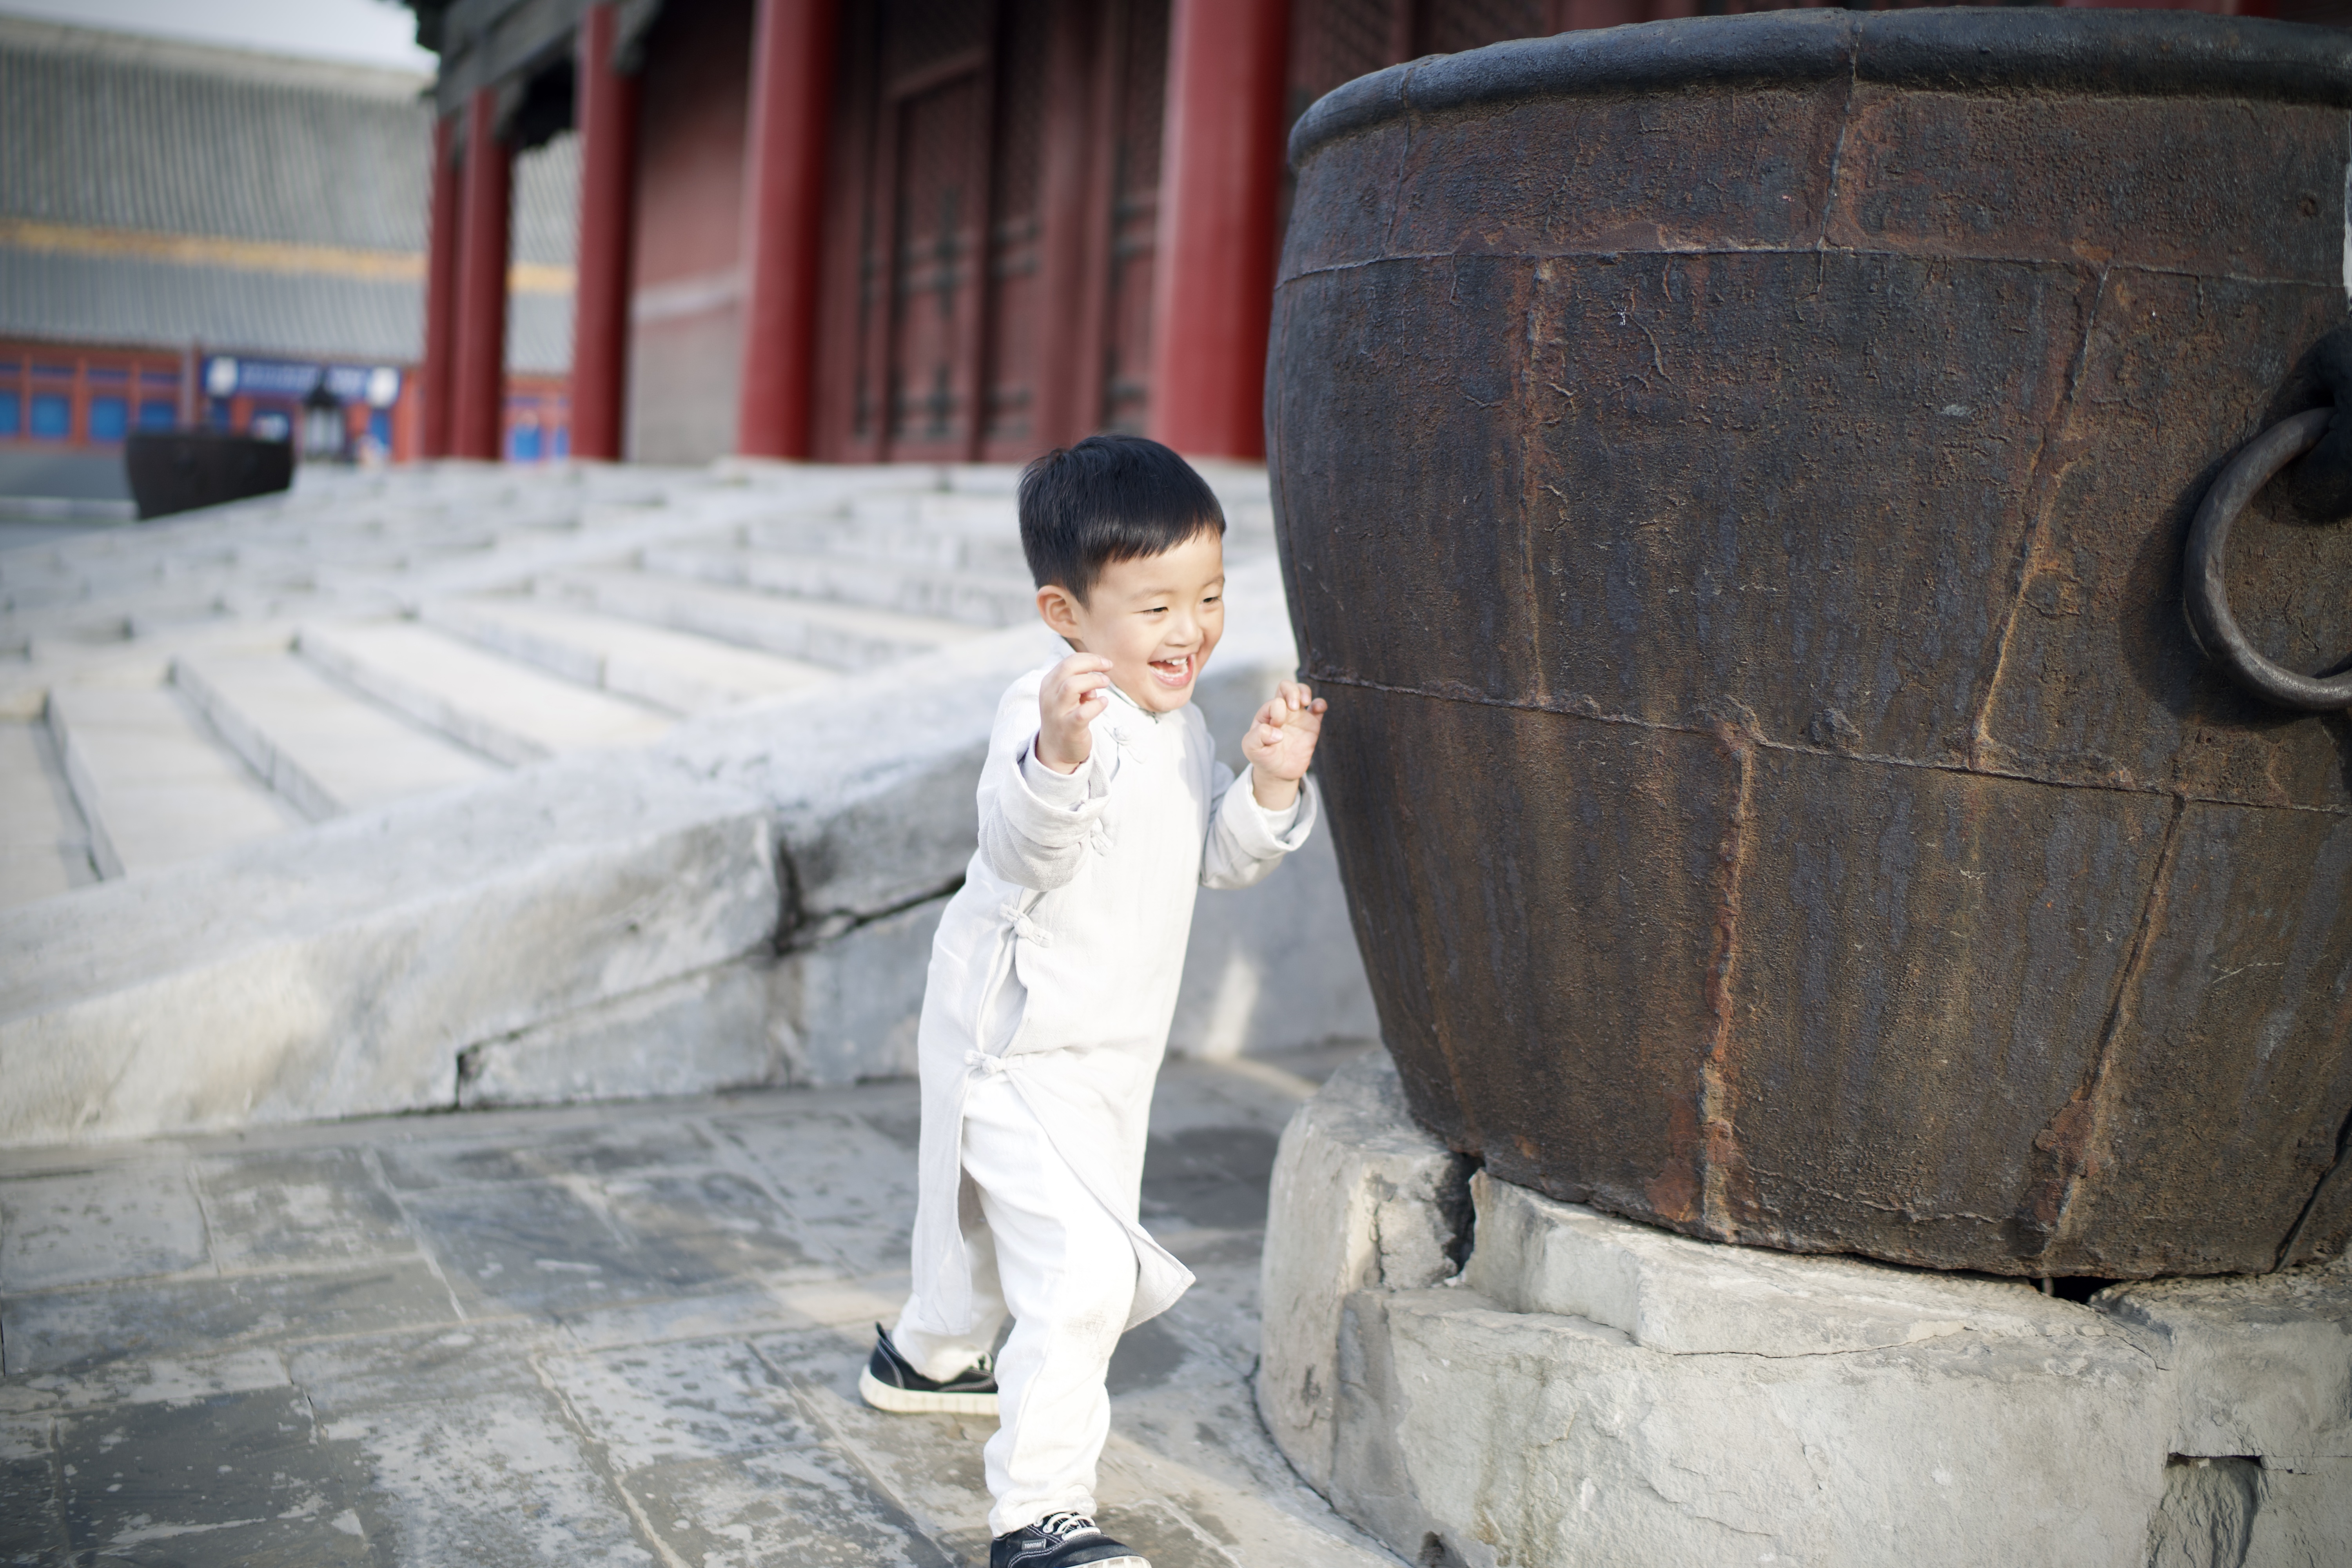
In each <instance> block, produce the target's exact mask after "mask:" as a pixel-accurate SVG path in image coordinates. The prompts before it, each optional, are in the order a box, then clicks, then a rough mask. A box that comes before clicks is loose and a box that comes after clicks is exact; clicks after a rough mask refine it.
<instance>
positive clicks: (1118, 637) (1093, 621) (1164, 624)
mask: <svg viewBox="0 0 2352 1568" xmlns="http://www.w3.org/2000/svg"><path fill="white" fill-rule="evenodd" d="M1037 613H1038V614H1039V615H1040V616H1044V617H1045V624H1046V625H1047V626H1051V627H1053V629H1054V630H1055V632H1056V633H1058V634H1060V636H1062V637H1064V638H1066V639H1067V640H1068V641H1069V643H1070V644H1071V645H1072V646H1073V647H1076V648H1077V649H1078V651H1079V652H1081V653H1091V654H1098V655H1100V656H1101V657H1103V658H1107V659H1108V660H1110V679H1111V684H1112V685H1114V686H1116V687H1118V689H1120V690H1121V691H1124V692H1126V693H1127V694H1128V696H1129V697H1131V698H1133V699H1134V700H1135V705H1136V706H1137V707H1139V708H1141V709H1142V710H1145V711H1146V712H1148V713H1168V712H1172V711H1173V710H1176V709H1179V708H1181V707H1183V706H1184V704H1186V703H1187V702H1190V701H1191V700H1192V687H1193V684H1194V683H1195V682H1196V681H1198V680H1199V679H1201V667H1202V666H1203V665H1205V664H1207V663H1208V662H1209V655H1210V654H1211V653H1212V652H1213V651H1214V650H1215V648H1216V646H1217V639H1218V638H1219V637H1223V636H1224V635H1225V544H1224V541H1223V538H1221V537H1220V536H1219V535H1218V533H1217V531H1216V530H1215V529H1213V528H1208V529H1203V530H1202V531H1200V532H1198V533H1196V534H1194V535H1193V536H1192V538H1190V539H1188V540H1186V541H1185V542H1183V543H1181V544H1179V545H1177V546H1176V547H1175V548H1174V549H1172V550H1165V551H1162V552H1160V553H1159V554H1157V555H1146V556H1142V557H1139V558H1138V559H1136V560H1133V561H1114V562H1112V563H1110V564H1109V565H1108V566H1106V567H1104V568H1103V572H1102V575H1101V576H1100V577H1097V579H1095V586H1094V591H1093V592H1092V593H1090V594H1088V595H1087V600H1086V603H1084V604H1080V603H1079V602H1078V599H1077V595H1074V594H1072V593H1071V592H1070V591H1069V590H1068V589H1066V588H1063V587H1060V586H1058V585H1057V584H1051V583H1049V584H1046V585H1045V587H1043V588H1040V589H1038V590H1037Z"/></svg>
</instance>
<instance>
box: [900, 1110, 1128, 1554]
mask: <svg viewBox="0 0 2352 1568" xmlns="http://www.w3.org/2000/svg"><path fill="white" fill-rule="evenodd" d="M963 1169H964V1173H965V1174H966V1175H968V1176H970V1177H971V1181H972V1184H973V1185H974V1186H975V1187H977V1188H978V1189H979V1193H980V1213H979V1214H978V1215H966V1216H965V1220H964V1243H965V1248H966V1252H967V1255H968V1256H969V1257H970V1258H971V1272H972V1281H971V1293H972V1300H973V1302H974V1304H975V1305H976V1306H977V1307H978V1309H979V1321H977V1322H976V1323H975V1324H974V1325H973V1327H972V1331H971V1333H970V1334H968V1335H964V1336H961V1337H953V1338H951V1337H949V1336H945V1335H940V1334H931V1333H925V1332H923V1331H920V1330H917V1329H912V1328H900V1329H898V1330H895V1331H892V1333H891V1336H890V1339H891V1342H892V1343H894V1344H896V1345H897V1346H898V1352H899V1353H900V1354H901V1355H903V1356H905V1357H906V1358H907V1360H908V1362H909V1363H912V1364H913V1366H914V1368H915V1370H916V1371H917V1372H919V1373H922V1374H923V1375H924V1376H925V1377H929V1378H937V1379H942V1380H944V1379H947V1378H950V1377H953V1376H954V1375H955V1374H956V1373H960V1372H961V1371H963V1369H964V1368H966V1367H968V1366H970V1365H971V1363H973V1362H975V1361H977V1360H979V1359H980V1358H981V1357H982V1356H983V1355H986V1354H987V1353H988V1351H989V1347H990V1346H991V1345H992V1344H994V1343H995V1342H996V1331H997V1330H998V1329H999V1328H1000V1327H1002V1326H1003V1321H1004V1318H1005V1314H1006V1313H1007V1311H1008V1310H1009V1311H1010V1312H1011V1314H1012V1317H1013V1333H1012V1337H1011V1338H1009V1339H1007V1340H1006V1341H1005V1342H1004V1351H1003V1354H1001V1355H999V1356H998V1357H997V1358H996V1386H997V1391H998V1394H997V1408H998V1411H999V1415H998V1422H999V1425H998V1426H997V1429H996V1436H993V1437H991V1438H990V1439H989V1440H988V1447H987V1449H986V1451H985V1453H984V1455H983V1458H984V1459H985V1461H986V1465H987V1471H988V1492H989V1496H990V1497H991V1499H992V1500H993V1502H994V1506H993V1507H992V1508H991V1509H990V1510H989V1511H988V1532H989V1533H990V1534H991V1535H1006V1534H1010V1533H1011V1532H1012V1531H1016V1530H1019V1529H1020V1528H1021V1527H1022V1526H1023V1525H1025V1524H1034V1523H1036V1522H1037V1521H1039V1520H1041V1519H1044V1518H1045V1516H1046V1515H1047V1514H1049V1513H1056V1512H1059V1511H1061V1510H1064V1509H1067V1510H1072V1511H1073V1512H1076V1513H1084V1514H1091V1513H1093V1512H1094V1511H1095V1467H1096V1464H1097V1461H1098V1460H1100V1458H1102V1448H1103V1441H1104V1439H1105V1438H1107V1437H1108V1436H1109V1435H1110V1392H1109V1390H1108V1388H1107V1387H1106V1386H1105V1384H1104V1376H1105V1374H1106V1373H1108V1371H1109V1368H1110V1355H1111V1352H1112V1351H1113V1350H1115V1349H1117V1348H1118V1336H1119V1332H1120V1331H1121V1330H1122V1329H1124V1328H1125V1327H1126V1326H1127V1317H1128V1312H1129V1309H1130V1308H1131V1307H1132V1306H1133V1304H1134V1300H1135V1247H1134V1244H1133V1243H1132V1242H1130V1241H1129V1239H1128V1237H1127V1232H1126V1230H1125V1229H1124V1228H1123V1227H1122V1226H1120V1224H1119V1222H1118V1220H1116V1219H1114V1218H1113V1217H1112V1216H1111V1215H1110V1214H1109V1213H1108V1211H1107V1210H1106V1209H1105V1208H1104V1207H1103V1205H1102V1204H1101V1203H1100V1202H1099V1201H1098V1200H1097V1198H1096V1197H1095V1195H1094V1194H1092V1193H1089V1192H1088V1191H1087V1189H1086V1186H1085V1184H1082V1183H1081V1182H1080V1181H1079V1180H1078V1178H1077V1174H1076V1173H1075V1172H1074V1171H1072V1170H1071V1169H1070V1167H1069V1164H1068V1163H1067V1162H1066V1161H1065V1160H1064V1159H1063V1158H1062V1156H1061V1155H1060V1154H1058V1153H1056V1152H1055V1149H1054V1145H1053V1143H1052V1142H1051V1141H1049V1140H1048V1139H1047V1138H1046V1136H1045V1129H1044V1128H1043V1127H1041V1126H1039V1125H1038V1123H1037V1119H1036V1117H1034V1115H1032V1114H1031V1113H1030V1110H1029V1107H1028V1106H1027V1104H1026V1103H1024V1101H1023V1100H1022V1099H1021V1095H1020V1091H1019V1090H1017V1089H1014V1088H1013V1085H1012V1083H1011V1082H1010V1081H1009V1075H1007V1074H1004V1073H990V1074H987V1075H985V1076H984V1077H980V1078H976V1079H973V1080H972V1082H971V1085H970V1087H969V1089H968V1090H967V1093H966V1098H965V1100H964V1112H963ZM913 1306H914V1302H913V1301H912V1300H909V1301H908V1307H909V1308H910V1309H911V1308H912V1307H913ZM907 1318H908V1314H907V1313H901V1314H900V1321H901V1322H902V1323H903V1322H904V1321H907Z"/></svg>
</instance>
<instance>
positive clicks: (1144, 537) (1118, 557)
mask: <svg viewBox="0 0 2352 1568" xmlns="http://www.w3.org/2000/svg"><path fill="white" fill-rule="evenodd" d="M1212 528H1213V529H1215V530H1216V531H1217V532H1218V533H1219V534H1220V535H1222V534H1223V532H1224V531H1225V511H1224V508H1223V507H1221V506H1219V505H1218V504H1217V496H1216V492H1215V491H1214V490H1212V489H1209V486H1208V481H1207V480H1205V479H1202V478H1201V476H1200V475H1199V474H1197V473H1195V472H1193V471H1192V464H1190V463H1188V462H1186V461H1185V460H1184V459H1183V458H1180V457H1178V456H1177V455H1176V454H1175V453H1173V452H1171V451H1170V450H1169V449H1168V448H1167V447H1163V446H1161V445H1160V443H1159V442H1157V441H1153V440H1150V439H1147V438H1146V437H1141V436H1089V437H1087V438H1086V439H1085V440H1083V441H1081V442H1079V443H1078V444H1077V445H1076V446H1075V447H1060V448H1058V449H1056V450H1055V451H1051V452H1048V453H1046V454H1045V456H1044V457H1042V458H1038V459H1037V460H1036V461H1035V462H1034V463H1031V464H1030V465H1029V466H1028V467H1027V468H1024V469H1022V470H1021V552H1022V553H1023V554H1024V555H1025V556H1027V557H1028V558H1029V575H1030V576H1031V577H1033V578H1034V579H1035V580H1036V584H1037V586H1039V587H1040V588H1042V587H1044V586H1045V584H1048V583H1053V584H1058V585H1059V586H1061V587H1064V588H1067V589H1068V590H1069V591H1070V592H1071V593H1072V594H1075V595H1077V599H1078V603H1080V604H1082V605H1083V604H1085V603H1086V601H1087V594H1088V593H1090V592H1091V591H1092V590H1093V588H1094V585H1095V584H1096V582H1097V580H1098V579H1099V578H1100V577H1101V576H1102V572H1103V568H1104V567H1106V566H1108V565H1109V564H1110V563H1113V562H1115V561H1134V560H1139V559H1140V558H1142V557H1144V556H1147V555H1157V554H1159V553H1160V552H1161V551H1163V550H1173V549H1174V548H1175V547H1176V546H1178V545H1180V544H1181V543H1183V542H1185V541H1186V540H1188V539H1190V538H1192V536H1193V535H1194V534H1197V533H1202V532H1205V531H1208V530H1210V529H1212Z"/></svg>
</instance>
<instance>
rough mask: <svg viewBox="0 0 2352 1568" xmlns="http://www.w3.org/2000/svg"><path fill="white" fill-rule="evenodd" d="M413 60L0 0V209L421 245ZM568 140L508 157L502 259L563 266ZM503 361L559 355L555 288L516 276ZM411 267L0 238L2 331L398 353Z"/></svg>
mask: <svg viewBox="0 0 2352 1568" xmlns="http://www.w3.org/2000/svg"><path fill="white" fill-rule="evenodd" d="M424 88H425V82H424V80H423V79H422V78H405V77H403V76H400V75H399V74H397V73H391V72H383V71H370V70H365V69H362V68H351V67H344V66H336V65H313V64H312V63H311V62H306V61H297V60H287V59H279V58H272V57H268V56H259V55H252V56H248V55H244V54H241V53H239V52H236V51H229V50H220V49H211V48H205V47H194V46H182V45H166V44H159V43H157V42H156V41H155V40H151V39H141V38H133V37H127V36H124V35H119V34H110V33H105V32H100V31H96V30H93V29H88V28H76V27H67V26H50V25H44V24H34V23H26V22H22V21H16V20H10V19H5V18H0V149H5V155H0V217H7V218H17V219H30V220H35V221H38V222H43V223H48V224H57V225H63V226H78V227H90V228H108V229H131V230H142V231H149V232H156V233H164V234H184V235H198V236H205V237H214V238H226V239H233V240H259V241H266V242H275V243H279V244H294V245H304V246H324V247H340V248H347V249H357V250H369V251H393V252H402V253H406V254H409V255H420V254H421V252H422V251H423V249H424V247H425V204H426V199H427V192H428V183H429V175H430V163H431V148H432V120H431V114H432V110H431V109H430V107H429V106H428V105H427V103H426V102H425V100H422V99H421V98H419V97H417V96H416V94H417V93H419V92H421V91H422V90H423V89H424ZM578 188H579V151H578V143H577V139H576V138H574V137H572V136H571V135H568V134H567V135H563V136H559V137H557V138H556V139H555V140H554V141H553V142H550V143H549V144H548V145H546V146H545V147H543V148H540V149H538V150H535V151H533V152H531V153H525V154H524V155H523V156H522V157H521V158H520V160H519V161H518V164H517V168H516V172H515V214H514V255H515V258H516V259H517V260H518V261H525V262H535V263H541V264H553V265H569V264H570V263H571V262H572V256H573V249H574V226H575V224H576V206H577V191H578ZM422 321H423V294H422V289H421V288H420V287H419V286H418V285H417V284H415V283H413V282H404V281H392V280H383V279H368V278H356V277H340V276H334V275H331V274H330V273H325V272H308V273H287V272H261V271H245V270H239V269H237V268H232V267H229V266H226V265H188V264H183V263H177V262H170V261H165V260H161V259H142V258H134V257H125V256H89V255H70V254H65V253H59V252H37V251H28V250H7V249H0V331H5V332H8V333H11V334H22V335H31V336H39V337H47V338H64V339H73V340H80V341H86V342H123V343H152V344H156V345H159V346H162V345H170V346H177V345H180V344H184V343H186V342H190V341H191V340H199V339H200V340H202V341H203V342H206V343H208V344H218V345H220V346H222V347H225V348H226V347H236V348H238V349H242V350H244V351H246V352H248V353H288V354H304V355H312V356H317V357H322V358H327V357H350V358H359V359H398V360H403V361H413V360H415V358H417V357H418V355H419V354H420V353H421V352H422V351H421V344H422V341H423V330H422ZM571 328H572V322H571V302H570V299H569V296H565V295H545V294H521V295H517V296H516V297H515V299H514V300H513V303H512V306H511V308H510V310H509V337H508V342H509V363H511V364H512V365H513V366H514V367H515V368H517V369H520V370H526V371H534V372H547V373H560V372H562V370H563V368H564V367H565V366H567V365H568V364H569V363H570V361H571Z"/></svg>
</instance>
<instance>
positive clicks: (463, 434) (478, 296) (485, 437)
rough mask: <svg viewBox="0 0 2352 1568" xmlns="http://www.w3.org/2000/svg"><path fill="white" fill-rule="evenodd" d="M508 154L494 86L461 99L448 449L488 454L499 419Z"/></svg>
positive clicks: (456, 453)
mask: <svg viewBox="0 0 2352 1568" xmlns="http://www.w3.org/2000/svg"><path fill="white" fill-rule="evenodd" d="M513 184H514V154H513V153H510V152H509V151H508V150H507V148H506V146H505V144H504V143H502V142H499V136H498V94H497V93H496V91H494V90H493V89H489V88H487V87H485V88H477V89H475V91H474V96H473V99H472V100H471V101H470V102H468V103H467V105H466V188H465V196H464V203H465V209H466V216H465V224H464V226H463V230H462V235H463V237H462V239H461V240H460V242H459V243H460V245H461V247H462V250H461V253H460V255H459V256H458V258H457V342H456V343H455V344H454V345H453V352H452V353H451V354H450V356H449V357H450V380H451V382H452V385H451V388H450V397H449V402H450V426H449V455H450V456H451V457H454V458H491V459H495V458H497V457H498V455H499V437H500V435H501V434H502V433H503V427H504V425H505V419H504V415H505V401H506V357H507V227H508V223H509V217H510V216H511V210H512V205H513V204H512V201H511V199H510V198H511V195H512V192H513Z"/></svg>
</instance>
